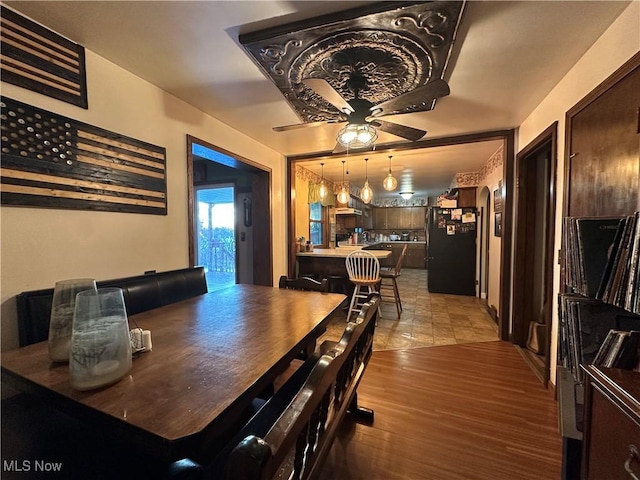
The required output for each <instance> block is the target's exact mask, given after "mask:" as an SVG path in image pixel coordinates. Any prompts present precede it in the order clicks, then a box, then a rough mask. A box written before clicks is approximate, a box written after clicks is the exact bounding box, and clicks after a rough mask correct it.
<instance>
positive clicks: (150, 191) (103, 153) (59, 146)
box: [0, 97, 167, 215]
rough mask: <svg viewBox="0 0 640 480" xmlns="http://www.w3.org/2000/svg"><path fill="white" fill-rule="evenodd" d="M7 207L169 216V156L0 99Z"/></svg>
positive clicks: (0, 178)
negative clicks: (167, 184) (167, 180)
mask: <svg viewBox="0 0 640 480" xmlns="http://www.w3.org/2000/svg"><path fill="white" fill-rule="evenodd" d="M0 107H1V113H0V119H1V120H2V122H1V125H2V143H1V149H2V162H1V166H0V202H1V203H2V204H3V205H20V206H32V207H45V208H47V207H48V208H62V209H76V210H103V211H114V212H127V213H147V214H156V215H166V214H167V191H166V170H165V165H166V152H165V149H164V148H163V147H158V146H156V145H151V144H149V143H145V142H141V141H139V140H135V139H133V138H129V137H125V136H123V135H119V134H117V133H113V132H109V131H106V130H103V129H101V128H97V127H94V126H91V125H88V124H86V123H82V122H78V121H76V120H72V119H70V118H66V117H63V116H61V115H57V114H55V113H51V112H48V111H46V110H41V109H39V108H35V107H33V106H30V105H27V104H25V103H21V102H18V101H16V100H12V99H9V98H6V97H0Z"/></svg>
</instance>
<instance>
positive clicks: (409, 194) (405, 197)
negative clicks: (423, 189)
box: [400, 192, 413, 200]
mask: <svg viewBox="0 0 640 480" xmlns="http://www.w3.org/2000/svg"><path fill="white" fill-rule="evenodd" d="M400 196H401V197H402V198H404V199H405V200H409V199H410V198H411V197H413V192H400Z"/></svg>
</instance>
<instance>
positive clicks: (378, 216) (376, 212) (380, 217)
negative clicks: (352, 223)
mask: <svg viewBox="0 0 640 480" xmlns="http://www.w3.org/2000/svg"><path fill="white" fill-rule="evenodd" d="M387 210H388V208H384V207H380V208H374V209H373V228H375V229H376V230H386V229H387V228H388V227H387Z"/></svg>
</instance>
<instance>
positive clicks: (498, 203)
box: [493, 188, 502, 213]
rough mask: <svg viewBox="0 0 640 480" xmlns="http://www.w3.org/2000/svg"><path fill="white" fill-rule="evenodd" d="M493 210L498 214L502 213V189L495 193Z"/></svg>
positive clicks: (496, 190)
mask: <svg viewBox="0 0 640 480" xmlns="http://www.w3.org/2000/svg"><path fill="white" fill-rule="evenodd" d="M493 209H494V211H495V212H496V213H499V212H502V188H497V189H495V190H494V191H493Z"/></svg>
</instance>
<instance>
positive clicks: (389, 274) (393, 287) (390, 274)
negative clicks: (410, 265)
mask: <svg viewBox="0 0 640 480" xmlns="http://www.w3.org/2000/svg"><path fill="white" fill-rule="evenodd" d="M406 255H407V244H406V243H405V245H404V248H403V249H402V252H401V253H400V256H399V257H398V261H397V262H396V264H395V266H393V267H388V268H382V269H381V270H380V300H381V301H383V302H385V301H386V302H389V301H391V300H389V299H390V298H393V302H394V303H395V304H396V311H397V312H398V317H397V318H400V314H401V313H402V301H401V300H400V290H399V289H398V277H399V276H400V272H401V271H402V265H403V263H404V258H405V256H406ZM390 291H391V292H390Z"/></svg>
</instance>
